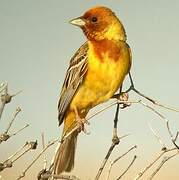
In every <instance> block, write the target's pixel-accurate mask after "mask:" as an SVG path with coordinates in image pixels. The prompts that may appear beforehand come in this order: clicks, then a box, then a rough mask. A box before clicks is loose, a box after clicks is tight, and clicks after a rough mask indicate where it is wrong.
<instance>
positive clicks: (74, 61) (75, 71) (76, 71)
mask: <svg viewBox="0 0 179 180" xmlns="http://www.w3.org/2000/svg"><path fill="white" fill-rule="evenodd" d="M87 51H88V44H87V42H86V43H84V44H83V45H82V46H81V47H80V48H79V49H78V51H77V52H76V53H75V55H74V56H73V57H72V58H71V60H70V64H69V68H68V70H67V73H66V77H65V80H64V83H63V86H62V90H61V93H60V99H59V103H58V120H59V125H61V124H62V122H63V119H64V116H65V113H66V110H67V108H68V107H69V105H70V102H71V101H72V99H73V97H74V95H75V93H76V91H77V89H78V87H79V86H80V84H81V83H82V81H83V78H84V75H85V74H86V72H87Z"/></svg>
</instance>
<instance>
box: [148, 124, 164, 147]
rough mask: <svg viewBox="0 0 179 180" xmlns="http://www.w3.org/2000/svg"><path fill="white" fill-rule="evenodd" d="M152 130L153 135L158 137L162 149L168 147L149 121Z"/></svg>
mask: <svg viewBox="0 0 179 180" xmlns="http://www.w3.org/2000/svg"><path fill="white" fill-rule="evenodd" d="M148 125H149V128H150V130H151V131H152V133H153V135H154V136H155V137H156V139H157V141H158V142H159V143H160V144H161V145H162V149H165V148H166V145H165V144H164V143H163V141H162V139H161V138H160V137H159V136H158V135H157V133H156V132H155V131H154V129H153V128H152V126H151V124H150V123H148Z"/></svg>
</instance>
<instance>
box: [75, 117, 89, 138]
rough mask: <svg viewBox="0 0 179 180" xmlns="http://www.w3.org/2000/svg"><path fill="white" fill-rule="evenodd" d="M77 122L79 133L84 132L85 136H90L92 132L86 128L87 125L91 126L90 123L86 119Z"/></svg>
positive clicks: (79, 119)
mask: <svg viewBox="0 0 179 180" xmlns="http://www.w3.org/2000/svg"><path fill="white" fill-rule="evenodd" d="M76 121H77V126H78V132H81V131H83V132H84V133H85V134H87V135H89V134H90V132H88V131H87V130H86V128H85V124H87V125H90V123H89V121H87V120H86V119H85V118H78V119H77V120H76Z"/></svg>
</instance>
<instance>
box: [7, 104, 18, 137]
mask: <svg viewBox="0 0 179 180" xmlns="http://www.w3.org/2000/svg"><path fill="white" fill-rule="evenodd" d="M20 112H21V108H20V107H17V108H16V112H15V113H14V115H13V118H12V120H11V121H10V123H9V125H8V127H7V129H6V131H5V133H6V134H7V133H8V131H9V129H10V128H11V126H12V123H13V122H14V120H15V118H16V116H17V115H18V114H19V113H20Z"/></svg>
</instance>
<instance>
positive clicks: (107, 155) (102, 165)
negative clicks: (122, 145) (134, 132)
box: [95, 136, 126, 180]
mask: <svg viewBox="0 0 179 180" xmlns="http://www.w3.org/2000/svg"><path fill="white" fill-rule="evenodd" d="M123 137H126V136H123ZM119 140H120V139H119ZM116 145H118V143H115V142H112V144H111V146H110V148H109V150H108V152H107V154H106V156H105V158H104V160H103V162H102V164H101V166H100V168H99V170H98V173H97V175H96V177H95V180H98V179H99V178H100V176H101V173H102V171H103V169H104V167H105V165H106V163H107V160H108V159H109V157H110V155H111V153H112V151H113V149H114V148H115V146H116Z"/></svg>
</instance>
